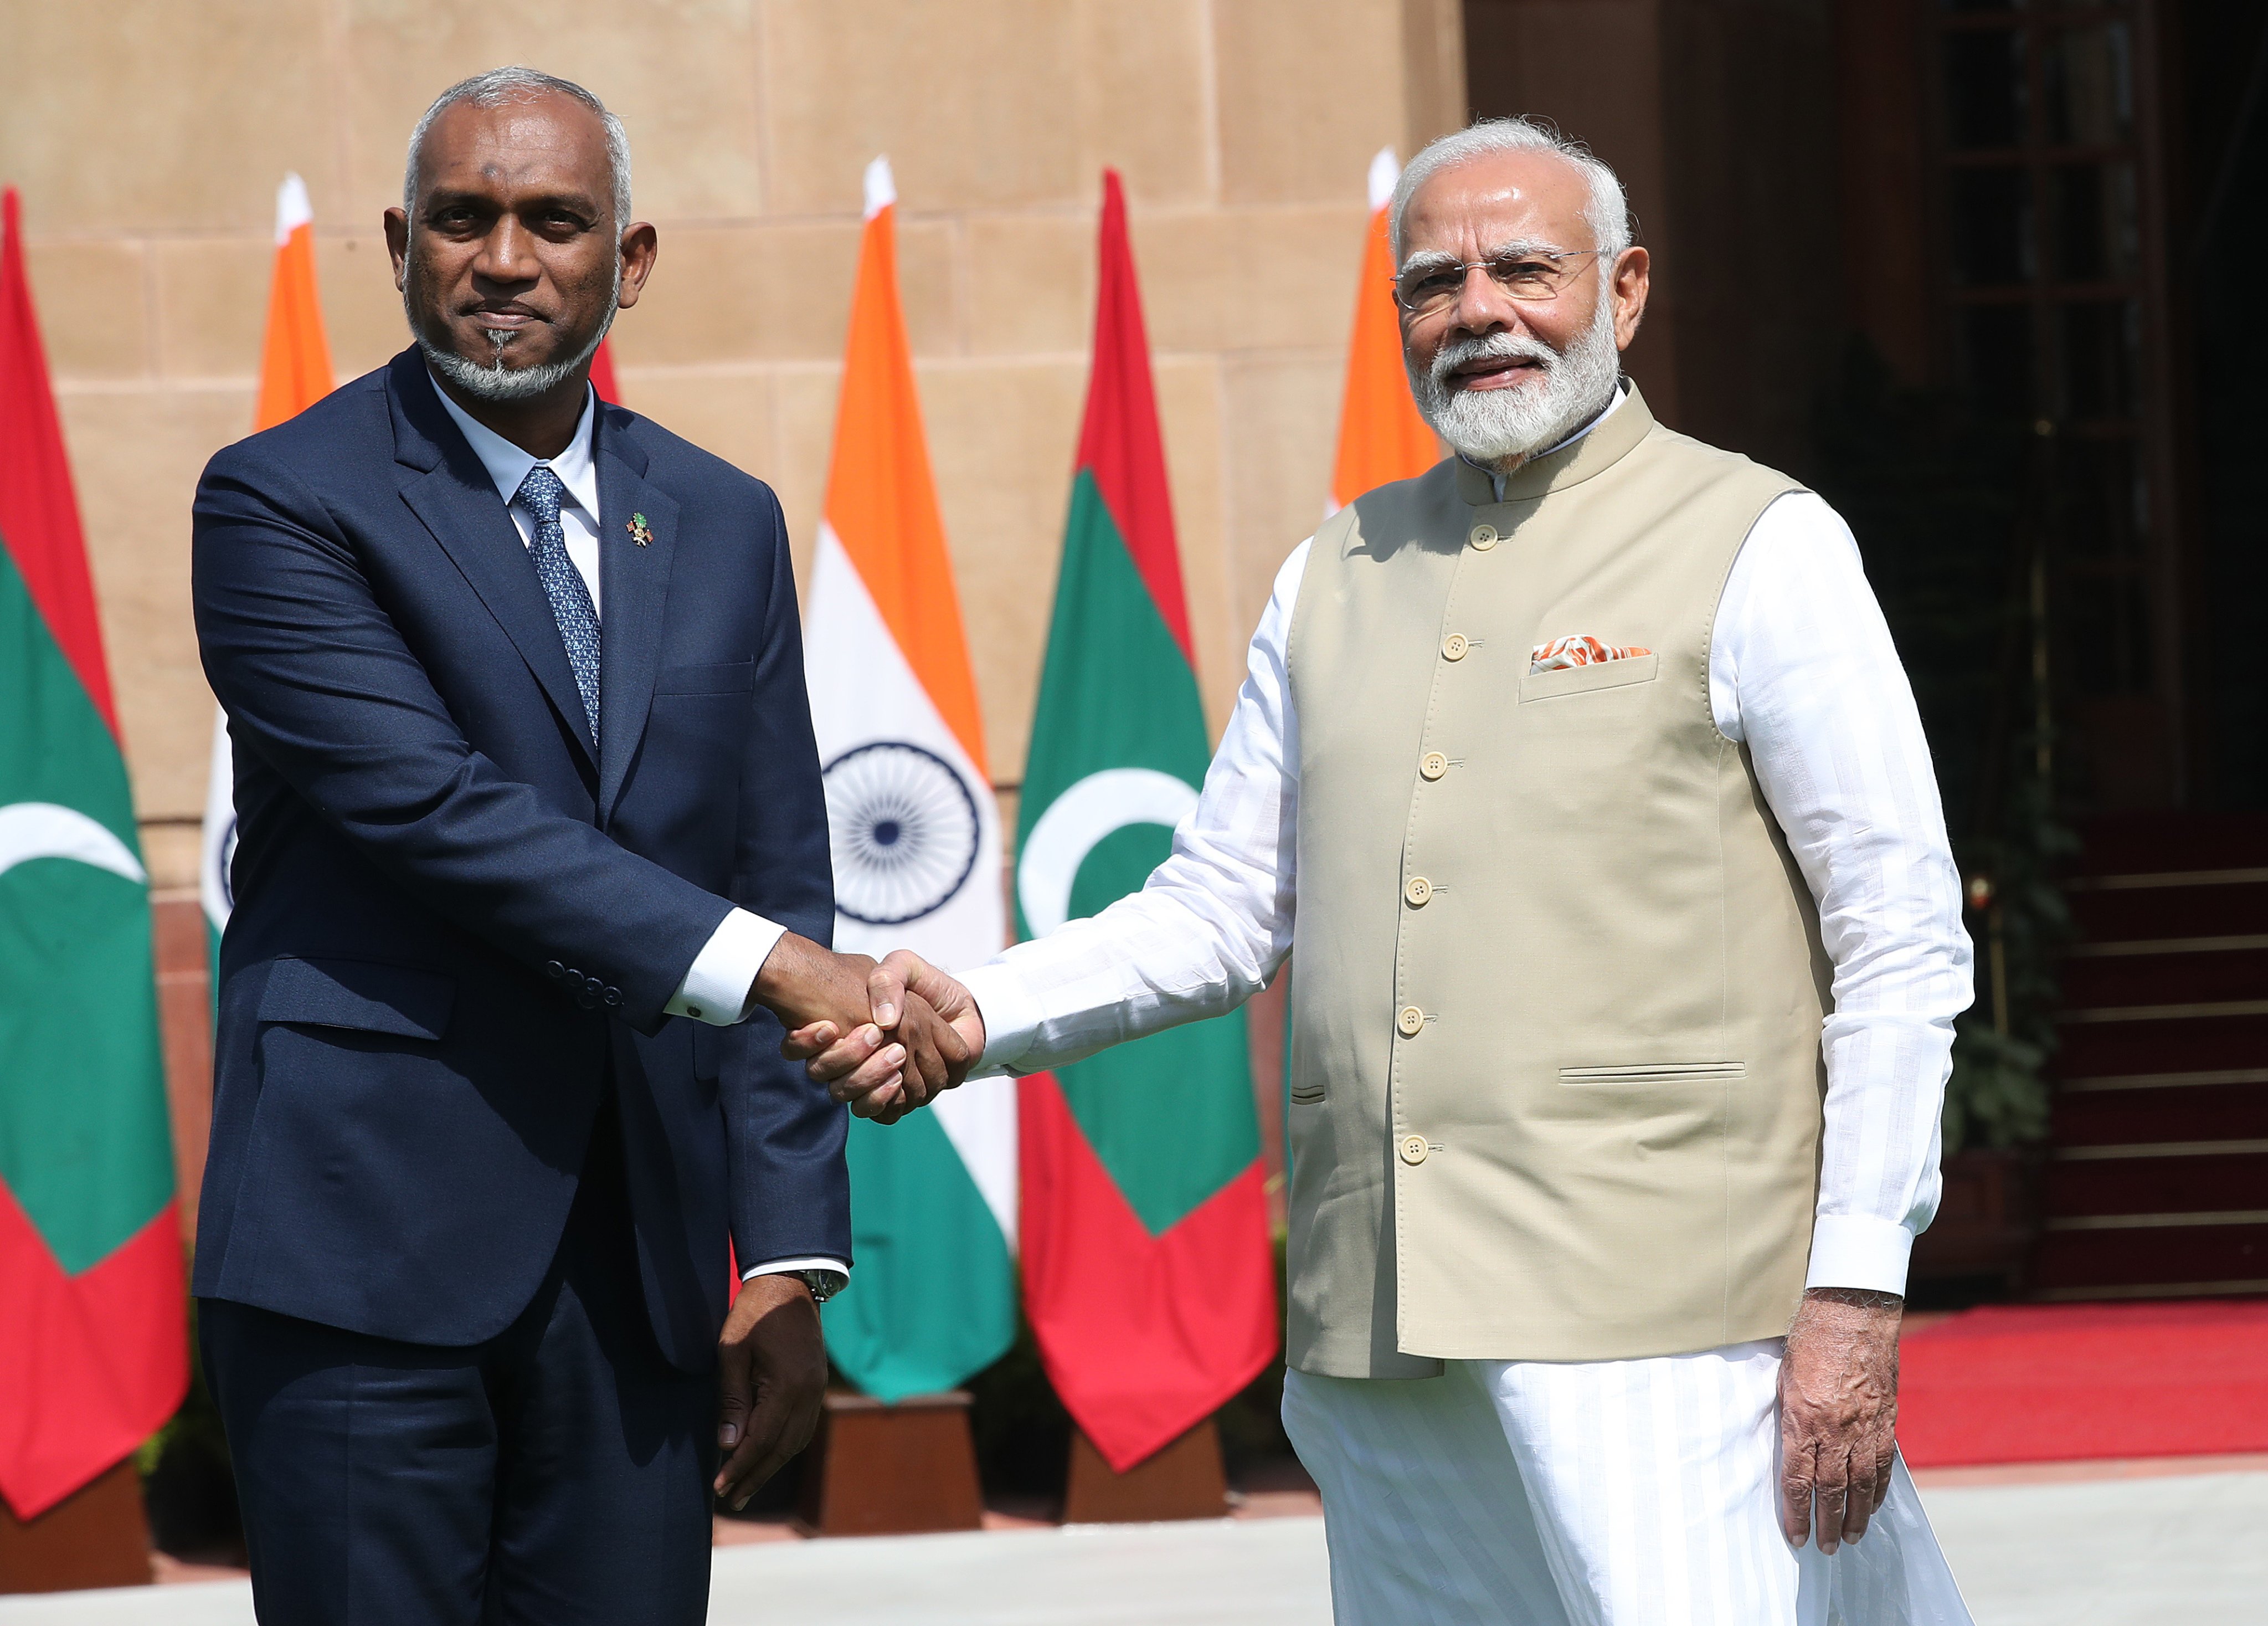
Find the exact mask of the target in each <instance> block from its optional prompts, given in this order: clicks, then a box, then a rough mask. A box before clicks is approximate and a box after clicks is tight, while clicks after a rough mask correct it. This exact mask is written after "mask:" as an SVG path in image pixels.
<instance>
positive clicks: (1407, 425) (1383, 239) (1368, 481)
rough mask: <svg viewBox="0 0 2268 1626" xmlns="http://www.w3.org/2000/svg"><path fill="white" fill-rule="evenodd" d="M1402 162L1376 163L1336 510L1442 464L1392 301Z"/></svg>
mask: <svg viewBox="0 0 2268 1626" xmlns="http://www.w3.org/2000/svg"><path fill="white" fill-rule="evenodd" d="M1401 179H1402V166H1401V164H1400V163H1399V162H1397V161H1396V160H1395V156H1394V149H1393V148H1392V147H1387V148H1385V149H1383V150H1382V151H1381V152H1380V153H1379V154H1378V156H1377V157H1376V158H1373V159H1371V160H1370V235H1369V237H1368V238H1367V239H1366V241H1365V243H1364V247H1363V255H1362V278H1361V281H1360V284H1359V285H1358V286H1357V288H1356V289H1355V296H1354V333H1353V336H1352V337H1351V339H1350V340H1349V342H1348V344H1347V366H1346V393H1345V395H1344V397H1343V398H1342V403H1341V405H1340V407H1339V450H1338V457H1337V461H1336V462H1333V464H1332V466H1331V500H1330V503H1329V506H1328V507H1326V508H1325V510H1324V512H1325V513H1326V514H1336V513H1337V512H1338V511H1339V510H1340V509H1341V508H1344V507H1345V506H1347V504H1349V503H1351V502H1352V501H1353V500H1354V499H1356V498H1358V497H1359V496H1361V495H1362V494H1363V493H1364V492H1365V491H1373V490H1375V489H1376V488H1377V487H1379V486H1381V485H1388V484H1392V483H1393V482H1395V481H1396V480H1407V479H1410V478H1411V477H1414V476H1417V475H1421V474H1423V473H1425V470H1427V469H1431V468H1432V466H1433V465H1434V464H1435V463H1436V462H1440V456H1441V449H1440V447H1439V446H1438V445H1437V444H1436V443H1435V442H1434V440H1433V432H1432V430H1431V429H1428V428H1427V427H1426V426H1425V419H1424V418H1420V417H1418V403H1417V402H1415V401H1413V400H1411V399H1410V374H1409V373H1408V371H1407V370H1406V369H1405V368H1404V367H1403V365H1402V317H1401V313H1400V312H1399V311H1398V310H1396V309H1395V304H1394V281H1393V278H1394V248H1393V245H1392V243H1391V242H1389V241H1388V235H1387V229H1386V228H1387V206H1388V204H1389V203H1392V202H1393V200H1394V183H1395V181H1399V180H1401Z"/></svg>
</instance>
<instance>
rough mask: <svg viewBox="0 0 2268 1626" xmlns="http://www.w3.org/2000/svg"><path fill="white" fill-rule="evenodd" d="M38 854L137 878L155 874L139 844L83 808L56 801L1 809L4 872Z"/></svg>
mask: <svg viewBox="0 0 2268 1626" xmlns="http://www.w3.org/2000/svg"><path fill="white" fill-rule="evenodd" d="M35 858H67V859H69V860H70V861H71V862H73V863H75V864H91V865H92V866H93V867H94V868H97V869H107V870H108V871H109V872H110V873H111V874H113V875H114V876H124V877H125V878H126V879H127V880H129V881H134V882H137V883H142V882H147V881H148V880H149V878H150V877H149V875H148V874H147V873H146V872H145V871H144V869H143V868H142V864H141V861H140V860H138V859H136V857H135V856H134V853H133V849H131V848H130V847H129V846H127V845H126V843H124V842H123V841H121V840H120V839H118V838H117V837H116V836H114V835H113V834H112V833H111V832H110V831H107V830H106V829H105V828H103V826H101V825H100V824H97V823H95V821H94V820H92V819H91V818H89V817H87V816H86V815H85V814H84V813H82V812H80V811H79V810H78V809H77V808H67V807H63V806H62V805H60V804H58V803H56V802H11V803H9V804H8V805H7V806H6V807H4V808H0V875H4V874H6V873H7V872H8V871H9V870H11V869H12V868H15V867H16V866H17V865H18V864H23V863H29V862H30V861H32V860H33V859H35Z"/></svg>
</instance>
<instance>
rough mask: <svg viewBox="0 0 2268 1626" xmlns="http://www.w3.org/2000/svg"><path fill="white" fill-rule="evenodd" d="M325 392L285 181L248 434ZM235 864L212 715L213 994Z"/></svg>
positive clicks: (307, 237)
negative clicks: (232, 864)
mask: <svg viewBox="0 0 2268 1626" xmlns="http://www.w3.org/2000/svg"><path fill="white" fill-rule="evenodd" d="M332 388H333V374H332V373H331V346H330V341H329V340H328V339H326V338H325V337H324V336H323V303H322V300H321V299H320V297H319V296H318V294H317V293H316V291H315V211H314V210H313V207H312V206H310V205H309V203H308V202H307V183H306V181H302V180H300V179H299V177H298V176H297V175H295V174H287V175H285V176H284V182H283V184H282V185H281V186H279V187H277V188H276V270H275V274H274V275H273V277H270V278H269V285H268V333H267V336H266V337H265V338H264V339H262V340H261V345H260V395H259V397H258V398H257V400H255V401H254V404H253V409H252V428H253V432H254V433H255V434H257V433H258V432H260V431H261V430H263V429H273V428H274V427H275V426H276V425H278V424H280V423H283V422H284V420H285V419H287V418H297V417H298V416H299V414H300V413H302V412H304V411H306V410H307V409H308V408H309V407H311V406H313V405H314V404H315V403H317V402H318V401H320V400H321V399H322V398H323V397H324V396H325V395H329V394H330V393H331V390H332ZM235 857H236V765H235V763H234V761H233V760H232V758H231V757H230V755H229V747H228V715H227V713H225V712H222V711H221V710H220V709H219V708H218V707H215V708H214V712H213V739H212V760H211V764H210V767H209V768H208V770H207V772H206V776H205V823H204V852H203V864H202V866H201V867H200V869H199V874H198V886H197V891H198V895H199V898H201V899H202V901H203V904H204V911H205V926H206V929H207V931H208V932H209V933H210V936H211V940H212V941H211V948H212V964H213V988H214V992H215V994H216V996H217V994H218V991H219V988H220V974H219V973H220V935H221V933H222V931H223V930H224V929H225V928H226V927H227V925H228V917H229V912H230V910H231V909H232V908H233V907H234V906H235V901H236V894H235V892H234V891H232V889H231V887H230V885H229V873H228V867H229V864H230V862H231V861H232V860H233V859H234V858H235Z"/></svg>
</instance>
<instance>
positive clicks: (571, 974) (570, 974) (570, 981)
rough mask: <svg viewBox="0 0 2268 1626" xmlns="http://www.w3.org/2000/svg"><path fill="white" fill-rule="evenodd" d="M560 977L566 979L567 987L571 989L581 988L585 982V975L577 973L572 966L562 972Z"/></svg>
mask: <svg viewBox="0 0 2268 1626" xmlns="http://www.w3.org/2000/svg"><path fill="white" fill-rule="evenodd" d="M559 975H560V977H561V978H562V979H564V981H565V982H566V984H567V986H568V987H579V986H580V985H581V983H582V980H583V973H582V972H578V971H577V970H576V969H575V968H574V967H573V966H572V965H570V966H568V967H567V968H566V969H565V970H564V971H563V972H560V973H559Z"/></svg>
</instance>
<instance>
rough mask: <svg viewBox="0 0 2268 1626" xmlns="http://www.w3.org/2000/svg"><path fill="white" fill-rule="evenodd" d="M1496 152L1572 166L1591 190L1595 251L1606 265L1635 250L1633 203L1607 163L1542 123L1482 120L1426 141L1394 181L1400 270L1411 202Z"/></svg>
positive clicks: (1392, 225) (1588, 214) (1392, 218)
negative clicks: (1440, 179)
mask: <svg viewBox="0 0 2268 1626" xmlns="http://www.w3.org/2000/svg"><path fill="white" fill-rule="evenodd" d="M1497 152H1550V153H1552V154H1555V155H1556V156H1557V157H1559V158H1562V159H1565V160H1566V161H1567V162H1568V163H1570V164H1572V165H1573V166H1575V167H1576V168H1577V169H1578V170H1580V172H1582V175H1583V178H1584V180H1586V181H1589V182H1590V186H1591V201H1590V204H1589V206H1588V207H1587V208H1586V209H1585V210H1584V211H1583V218H1584V219H1585V220H1586V221H1587V223H1588V224H1589V225H1590V228H1591V246H1592V247H1593V248H1596V249H1598V250H1599V252H1600V255H1601V258H1602V261H1603V262H1606V263H1608V264H1612V263H1613V262H1614V259H1615V256H1616V255H1619V254H1621V253H1622V251H1623V250H1624V249H1625V248H1629V247H1630V246H1631V235H1632V233H1631V214H1630V203H1629V200H1628V199H1626V198H1625V197H1624V196H1623V183H1622V181H1621V179H1620V178H1619V177H1618V176H1616V174H1615V172H1614V171H1613V169H1611V168H1610V167H1609V166H1608V165H1607V162H1606V160H1605V159H1602V158H1600V157H1598V156H1597V155H1596V154H1595V153H1594V152H1592V151H1591V149H1590V148H1588V147H1587V146H1585V145H1584V144H1582V143H1581V142H1580V141H1577V140H1575V139H1573V138H1572V137H1568V136H1565V135H1563V134H1561V133H1560V132H1559V131H1558V130H1557V129H1555V128H1554V127H1553V126H1552V125H1550V124H1549V123H1547V122H1544V121H1543V120H1542V119H1533V118H1526V117H1522V118H1516V119H1482V120H1480V121H1479V122H1476V123H1472V124H1468V125H1467V126H1465V128H1464V129H1461V130H1457V131H1454V133H1452V134H1450V135H1447V136H1443V137H1439V138H1438V139H1436V140H1433V141H1431V142H1428V143H1427V144H1425V147H1424V148H1423V149H1421V150H1420V151H1419V152H1418V156H1417V157H1416V158H1413V159H1410V167H1409V168H1407V169H1405V170H1403V172H1402V179H1401V180H1399V181H1396V182H1395V186H1394V202H1393V204H1392V205H1391V211H1390V212H1389V213H1388V216H1387V224H1388V228H1389V231H1390V233H1391V237H1392V240H1393V244H1394V262H1395V264H1396V265H1399V264H1400V263H1401V262H1402V249H1403V235H1402V217H1403V215H1404V214H1405V213H1407V212H1408V211H1409V209H1410V199H1411V198H1412V197H1414V196H1417V194H1418V188H1419V187H1422V186H1424V185H1425V183H1426V182H1427V181H1431V180H1432V178H1433V177H1434V176H1436V175H1438V174H1440V173H1441V172H1442V171H1443V170H1445V169H1454V167H1456V166H1458V165H1460V164H1465V163H1469V162H1471V161H1472V160H1473V159H1476V158H1486V157H1488V156H1489V155H1491V154H1492V153H1497Z"/></svg>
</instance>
